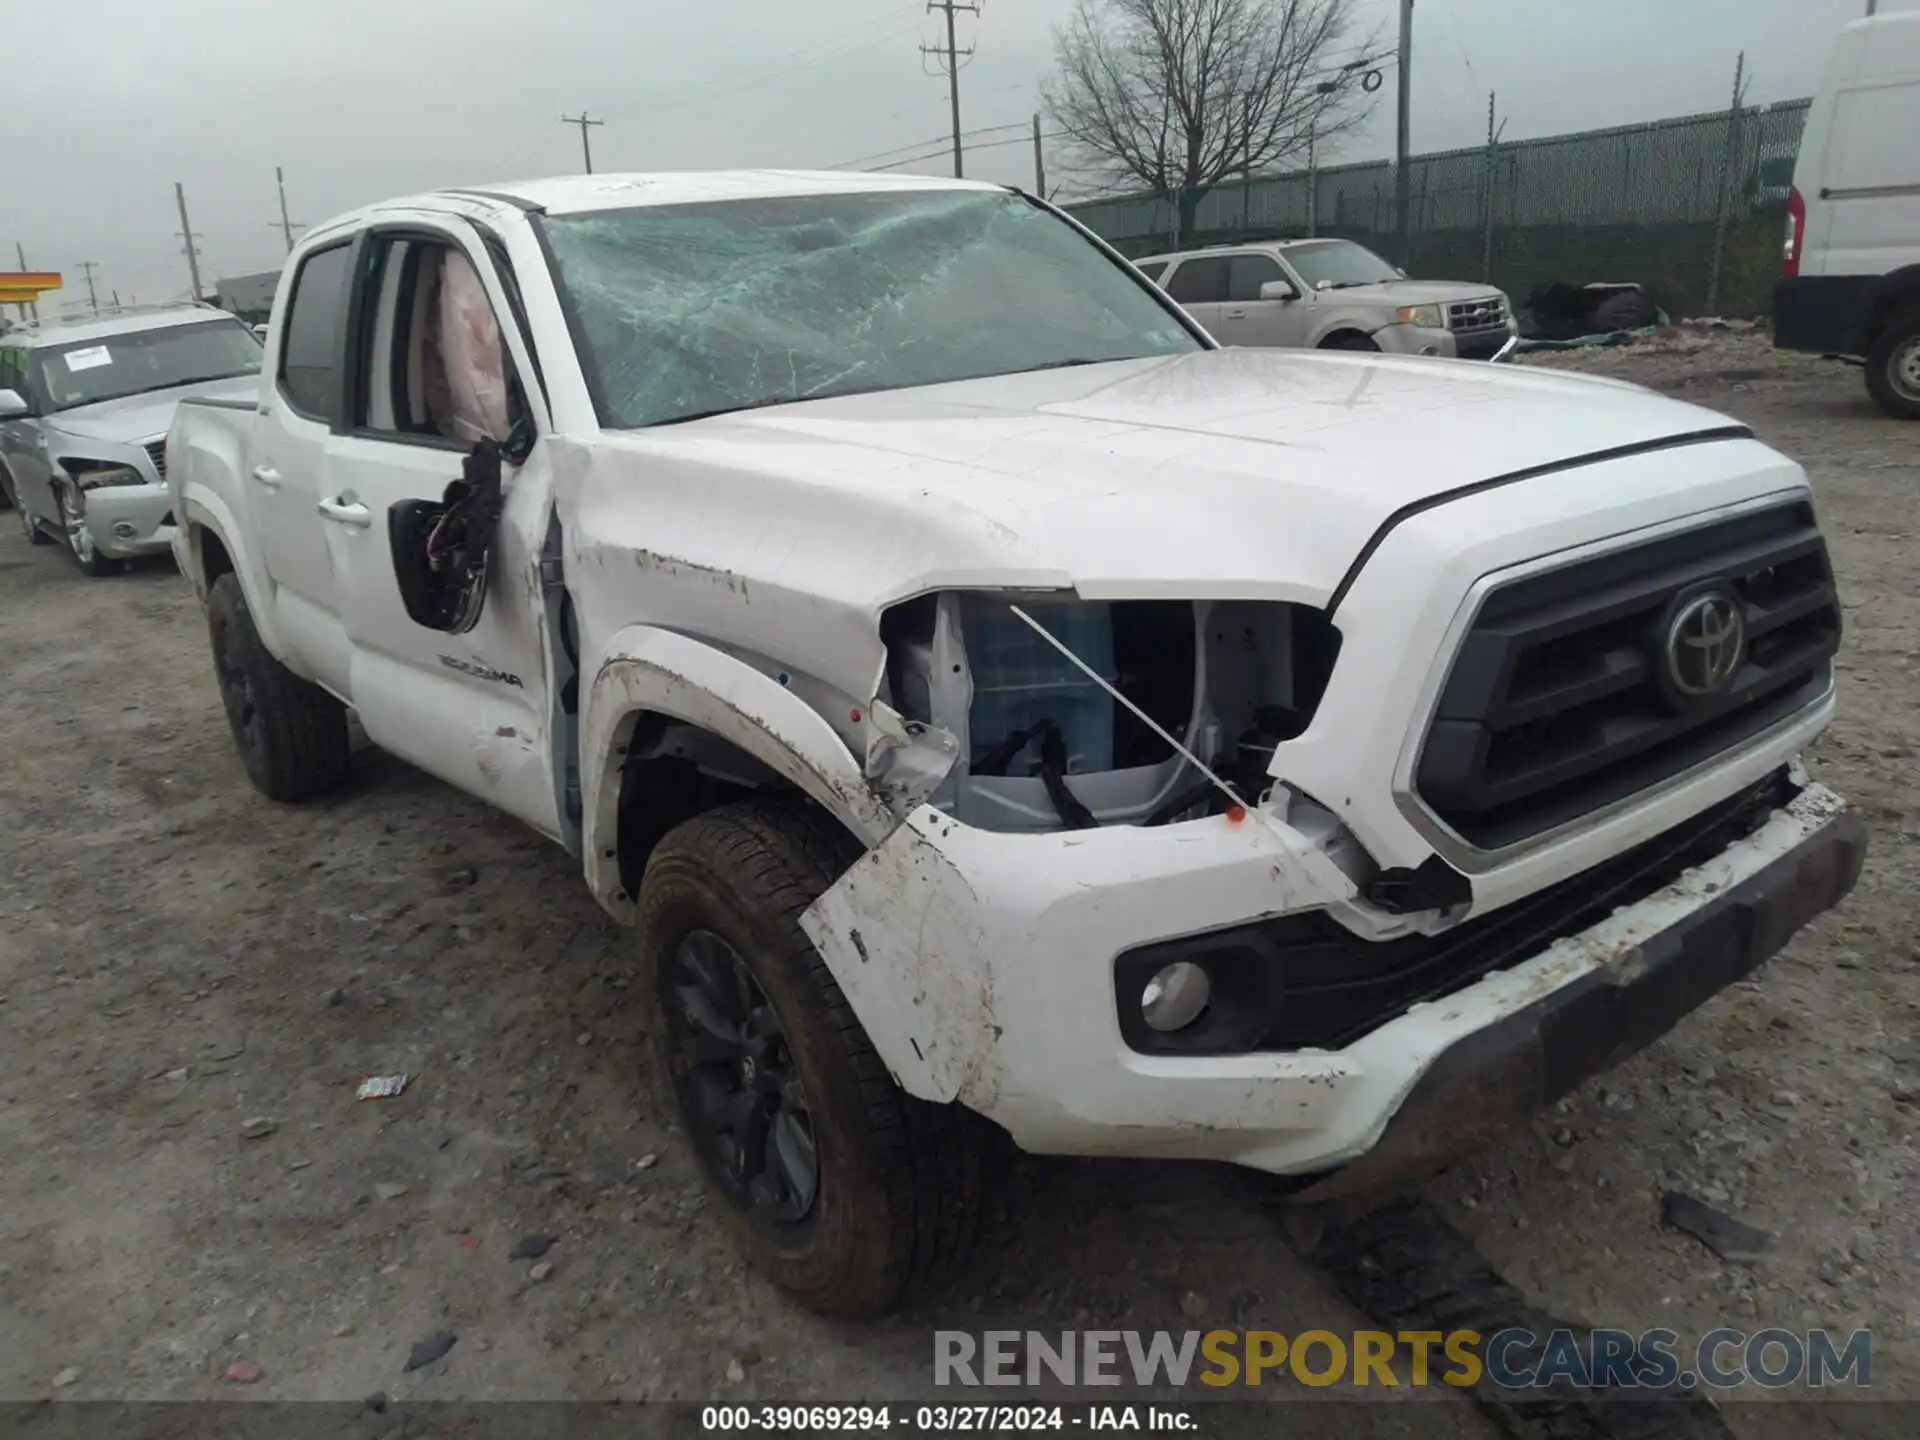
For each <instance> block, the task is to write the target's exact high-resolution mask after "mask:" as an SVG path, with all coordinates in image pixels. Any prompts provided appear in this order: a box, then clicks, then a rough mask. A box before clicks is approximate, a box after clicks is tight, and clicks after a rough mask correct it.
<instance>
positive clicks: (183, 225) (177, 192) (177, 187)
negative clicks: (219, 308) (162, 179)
mask: <svg viewBox="0 0 1920 1440" xmlns="http://www.w3.org/2000/svg"><path fill="white" fill-rule="evenodd" d="M173 198H174V199H175V200H178V201H179V202H180V238H181V239H182V240H183V241H185V242H186V246H187V274H188V275H189V276H191V277H192V279H193V298H194V299H195V300H198V299H199V298H200V296H201V293H202V292H201V289H200V247H199V246H197V245H195V244H194V243H193V242H194V241H196V240H198V239H200V238H201V237H200V235H199V234H198V233H196V232H195V230H194V228H193V226H192V224H191V223H190V222H189V221H188V220H187V187H186V186H184V185H182V184H181V183H180V182H179V181H178V180H176V181H174V182H173Z"/></svg>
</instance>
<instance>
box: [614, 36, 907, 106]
mask: <svg viewBox="0 0 1920 1440" xmlns="http://www.w3.org/2000/svg"><path fill="white" fill-rule="evenodd" d="M917 23H918V21H917V20H916V19H915V18H914V17H913V16H910V15H909V16H905V17H901V16H896V17H894V19H893V20H892V21H890V22H888V23H886V24H884V25H883V26H882V27H881V28H880V30H879V32H878V33H875V32H874V31H872V30H871V29H870V28H869V29H866V30H864V31H863V34H864V36H865V38H863V39H861V40H860V41H859V42H857V43H856V44H853V45H847V44H845V43H844V42H845V40H846V39H847V38H848V37H847V36H846V35H841V36H839V37H837V38H835V39H830V40H827V41H825V42H824V43H821V44H818V45H815V46H811V47H809V48H808V49H806V50H803V51H800V52H798V53H797V54H796V55H794V56H790V57H788V58H787V59H785V60H783V61H782V62H781V63H780V64H778V65H776V66H774V67H772V68H771V69H763V70H758V71H748V72H746V73H744V74H738V75H734V76H731V77H730V78H728V79H726V80H724V81H721V82H719V83H718V84H709V85H692V86H682V87H679V88H678V89H674V90H669V91H664V92H658V93H656V94H654V95H653V96H651V97H649V98H648V99H647V100H646V101H645V102H644V103H642V104H641V105H640V106H639V107H638V110H639V112H640V113H646V112H648V111H652V110H657V109H660V108H662V107H664V106H670V105H678V104H683V103H684V102H686V101H689V100H692V99H695V98H699V99H702V100H714V99H719V98H721V97H724V96H727V95H732V94H735V93H737V92H739V91H741V90H746V89H766V88H768V87H769V86H770V85H772V84H773V83H774V82H777V81H780V80H785V79H788V78H791V77H794V76H798V75H804V74H806V73H808V72H809V71H813V70H817V69H819V67H820V66H821V65H823V64H825V63H827V62H829V61H833V60H844V59H848V58H850V57H852V56H854V55H859V54H862V53H864V52H865V51H868V50H877V49H879V48H880V47H881V46H883V45H891V44H893V43H894V36H896V35H898V34H900V33H901V32H902V31H903V30H905V29H906V28H907V26H909V25H914V24H917Z"/></svg>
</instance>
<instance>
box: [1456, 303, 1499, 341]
mask: <svg viewBox="0 0 1920 1440" xmlns="http://www.w3.org/2000/svg"><path fill="white" fill-rule="evenodd" d="M1447 328H1448V329H1449V330H1451V331H1453V332H1454V333H1455V334H1459V333H1460V332H1462V331H1466V332H1468V333H1471V332H1473V331H1475V330H1504V329H1506V328H1507V302H1506V301H1505V300H1503V299H1501V298H1500V297H1499V296H1498V295H1489V296H1487V297H1486V298H1485V299H1483V300H1455V301H1454V302H1453V303H1452V304H1450V305H1448V306H1447Z"/></svg>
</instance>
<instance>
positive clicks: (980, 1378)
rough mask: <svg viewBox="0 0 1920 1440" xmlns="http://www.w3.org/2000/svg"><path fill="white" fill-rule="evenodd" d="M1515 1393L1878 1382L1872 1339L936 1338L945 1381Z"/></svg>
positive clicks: (938, 1334)
mask: <svg viewBox="0 0 1920 1440" xmlns="http://www.w3.org/2000/svg"><path fill="white" fill-rule="evenodd" d="M1483 1378H1485V1379H1488V1380H1491V1381H1492V1382H1493V1383H1494V1384H1496V1385H1500V1386H1502V1387H1505V1388H1507V1389H1515V1390H1525V1389H1532V1388H1537V1387H1542V1386H1547V1385H1552V1384H1555V1383H1567V1382H1571V1383H1573V1384H1575V1385H1581V1386H1591V1387H1595V1388H1600V1389H1643V1388H1666V1387H1669V1386H1673V1385H1680V1386H1693V1385H1696V1384H1700V1385H1707V1386H1711V1387H1713V1388H1714V1389H1720V1390H1726V1389H1732V1388H1734V1387H1736V1386H1742V1385H1756V1386H1759V1387H1761V1388H1763V1389H1780V1388H1783V1387H1786V1386H1796V1385H1800V1386H1807V1387H1811V1388H1815V1389H1819V1388H1825V1387H1828V1386H1836V1385H1847V1386H1852V1387H1853V1388H1855V1389H1865V1388H1866V1387H1868V1386H1870V1385H1871V1384H1872V1383H1873V1337H1872V1334H1871V1332H1869V1331H1866V1330H1854V1331H1851V1332H1849V1333H1846V1334H1844V1335H1842V1334H1841V1333H1840V1332H1837V1331H1828V1330H1809V1331H1806V1332H1804V1333H1802V1332H1795V1331H1792V1330H1784V1329H1779V1328H1770V1329H1763V1330H1755V1331H1751V1332H1749V1331H1745V1330H1733V1329H1720V1330H1713V1331H1710V1332H1708V1333H1707V1334H1706V1335H1704V1336H1702V1337H1701V1338H1700V1341H1699V1343H1698V1344H1696V1345H1693V1346H1691V1347H1688V1346H1684V1345H1683V1344H1682V1343H1681V1339H1680V1336H1679V1334H1678V1333H1677V1332H1675V1331H1672V1330H1647V1331H1643V1332H1641V1333H1640V1334H1637V1335H1636V1334H1634V1333H1632V1332H1631V1331H1627V1330H1605V1329H1595V1330H1572V1329H1563V1330H1553V1331H1550V1332H1548V1333H1546V1334H1544V1335H1540V1334H1535V1333H1534V1332H1532V1331H1529V1330H1501V1331H1497V1332H1495V1333H1494V1334H1492V1335H1487V1336H1482V1335H1481V1334H1480V1333H1479V1332H1478V1331H1474V1330H1453V1331H1445V1332H1443V1331H1439V1330H1401V1331H1398V1332H1395V1331H1388V1330H1356V1331H1352V1332H1350V1333H1345V1334H1342V1333H1336V1332H1335V1331H1332V1330H1305V1331H1301V1332H1300V1333H1298V1334H1295V1335H1291V1336H1289V1335H1286V1334H1284V1333H1282V1332H1281V1331H1278V1330H1207V1331H1200V1330H1187V1331H1182V1332H1174V1331H1168V1330H1154V1331H1141V1330H1081V1331H1074V1330H1062V1331H1055V1332H1052V1333H1047V1332H1043V1331H1039V1330H1026V1331H1020V1330H987V1331H984V1332H982V1333H980V1334H978V1335H975V1334H974V1333H972V1332H971V1331H966V1330H937V1331H935V1332H934V1337H933V1379H934V1383H935V1384H936V1385H959V1386H978V1385H1029V1386H1032V1385H1042V1384H1047V1383H1053V1384H1059V1385H1074V1386H1083V1385H1102V1386H1105V1385H1125V1384H1128V1383H1129V1382H1131V1383H1132V1384H1133V1385H1135V1386H1137V1387H1139V1388H1141V1389H1147V1388H1151V1387H1155V1386H1172V1387H1175V1388H1179V1387H1181V1386H1186V1385H1192V1384H1196V1383H1197V1384H1200V1385H1207V1386H1212V1387H1215V1388H1222V1387H1226V1386H1239V1385H1260V1384H1263V1383H1267V1382H1269V1381H1272V1382H1279V1381H1281V1380H1283V1379H1288V1380H1292V1381H1296V1382H1298V1383H1299V1384H1302V1385H1314V1386H1326V1385H1353V1386H1383V1387H1398V1386H1415V1387H1418V1386H1428V1385H1451V1386H1455V1387H1459V1388H1464V1387H1469V1386H1473V1385H1477V1384H1479V1383H1480V1381H1481V1380H1482V1379H1483Z"/></svg>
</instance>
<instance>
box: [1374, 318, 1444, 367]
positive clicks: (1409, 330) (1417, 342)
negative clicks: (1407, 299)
mask: <svg viewBox="0 0 1920 1440" xmlns="http://www.w3.org/2000/svg"><path fill="white" fill-rule="evenodd" d="M1373 343H1374V344H1376V345H1378V346H1379V347H1380V348H1381V349H1382V350H1384V351H1386V352H1387V354H1389V355H1428V356H1436V357H1438V358H1440V359H1444V360H1451V359H1453V358H1454V357H1455V353H1456V352H1455V346H1454V340H1453V332H1452V331H1451V330H1430V329H1428V328H1426V327H1425V326H1422V325H1384V326H1382V327H1381V328H1380V329H1378V330H1376V331H1374V332H1373Z"/></svg>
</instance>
